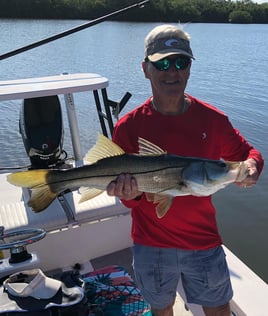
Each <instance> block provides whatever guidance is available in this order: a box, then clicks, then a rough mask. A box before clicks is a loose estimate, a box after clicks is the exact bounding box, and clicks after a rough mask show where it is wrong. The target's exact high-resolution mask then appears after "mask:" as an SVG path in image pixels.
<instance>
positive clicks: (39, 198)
mask: <svg viewBox="0 0 268 316" xmlns="http://www.w3.org/2000/svg"><path fill="white" fill-rule="evenodd" d="M49 172H51V171H49V170H46V169H39V170H28V171H21V172H15V173H11V174H9V175H8V176H7V181H8V182H9V183H11V184H13V185H16V186H20V187H25V188H29V189H31V198H30V200H29V201H28V205H29V206H30V207H31V208H32V209H33V211H34V212H41V211H42V210H44V209H45V208H47V207H48V206H49V204H50V203H52V202H53V200H54V199H55V198H56V197H57V195H58V193H56V192H52V191H51V190H50V187H49V185H48V184H47V175H48V174H49Z"/></svg>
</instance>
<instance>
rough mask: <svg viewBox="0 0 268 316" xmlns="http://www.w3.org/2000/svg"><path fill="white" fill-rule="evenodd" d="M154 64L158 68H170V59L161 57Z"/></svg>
mask: <svg viewBox="0 0 268 316" xmlns="http://www.w3.org/2000/svg"><path fill="white" fill-rule="evenodd" d="M153 65H154V66H155V67H156V68H157V69H158V70H161V71H162V70H168V69H169V66H170V63H169V60H168V59H167V58H164V59H160V60H158V61H156V62H154V63H153Z"/></svg>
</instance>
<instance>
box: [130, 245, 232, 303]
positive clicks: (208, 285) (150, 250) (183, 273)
mask: <svg viewBox="0 0 268 316" xmlns="http://www.w3.org/2000/svg"><path fill="white" fill-rule="evenodd" d="M132 251H133V258H134V260H133V268H134V272H135V277H136V283H137V286H138V288H139V289H140V290H141V293H142V295H143V297H144V299H145V300H146V301H147V302H148V303H149V304H150V305H151V306H152V308H155V309H163V308H165V307H167V306H168V305H170V304H171V303H172V302H173V300H174V299H175V297H176V289H177V286H178V282H179V280H180V278H181V281H182V284H183V288H184V291H185V294H186V298H187V301H188V303H195V304H198V305H202V306H207V307H217V306H221V305H224V304H226V303H228V302H229V301H230V300H231V298H232V296H233V291H232V286H231V282H230V274H229V270H228V267H227V263H226V260H225V253H224V251H223V248H222V247H217V248H212V249H209V250H180V249H174V248H157V247H148V246H141V245H137V244H135V245H134V246H133V248H132Z"/></svg>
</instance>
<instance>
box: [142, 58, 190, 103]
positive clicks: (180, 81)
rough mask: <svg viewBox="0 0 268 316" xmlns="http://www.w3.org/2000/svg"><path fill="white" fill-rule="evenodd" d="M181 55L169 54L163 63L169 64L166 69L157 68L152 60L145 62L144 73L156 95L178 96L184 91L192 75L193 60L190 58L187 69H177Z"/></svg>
mask: <svg viewBox="0 0 268 316" xmlns="http://www.w3.org/2000/svg"><path fill="white" fill-rule="evenodd" d="M181 57H182V56H180V55H171V56H168V57H167V59H168V60H166V63H164V64H163V63H162V64H163V65H164V66H166V65H167V67H165V68H168V69H166V70H159V69H157V67H156V66H155V65H154V64H153V63H152V62H150V61H146V62H143V64H142V66H143V70H144V74H145V77H146V78H147V79H149V80H150V82H151V86H152V91H153V95H154V97H157V96H158V97H168V98H170V97H173V96H174V97H178V96H181V95H182V94H183V93H184V90H185V88H186V85H187V81H188V78H189V76H190V68H191V60H190V59H189V64H188V65H187V66H186V68H185V69H177V68H178V65H179V64H180V59H181ZM175 64H177V68H176V66H175ZM160 66H161V65H160ZM168 66H169V67H168Z"/></svg>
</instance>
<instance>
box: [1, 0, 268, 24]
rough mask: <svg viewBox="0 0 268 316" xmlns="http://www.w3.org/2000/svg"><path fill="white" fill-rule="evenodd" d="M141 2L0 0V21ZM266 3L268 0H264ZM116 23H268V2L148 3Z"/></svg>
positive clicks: (88, 14)
mask: <svg viewBox="0 0 268 316" xmlns="http://www.w3.org/2000/svg"><path fill="white" fill-rule="evenodd" d="M139 1H141V0H136V1H135V0H23V1H22V0H0V18H1V17H2V18H41V19H42V18H49V19H59V18H61V19H89V20H90V19H95V18H98V17H101V16H103V15H106V14H108V13H111V12H114V11H117V10H119V9H122V8H124V7H127V6H129V5H132V4H135V3H137V2H139ZM267 1H268V0H267ZM115 19H116V20H126V21H146V22H150V21H157V22H159V21H162V22H183V23H185V22H206V23H228V22H231V23H268V2H267V3H264V4H257V3H255V2H253V1H251V0H240V1H239V0H238V1H232V0H151V1H150V3H149V4H146V5H145V8H143V9H138V8H135V9H133V10H128V11H127V12H125V13H123V14H120V15H117V16H116V17H115Z"/></svg>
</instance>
